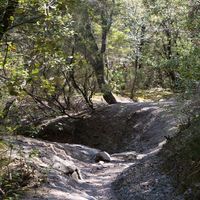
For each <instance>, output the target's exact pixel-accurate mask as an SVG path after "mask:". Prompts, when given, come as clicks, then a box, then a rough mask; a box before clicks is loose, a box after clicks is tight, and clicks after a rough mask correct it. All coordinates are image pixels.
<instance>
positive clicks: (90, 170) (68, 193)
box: [9, 101, 183, 200]
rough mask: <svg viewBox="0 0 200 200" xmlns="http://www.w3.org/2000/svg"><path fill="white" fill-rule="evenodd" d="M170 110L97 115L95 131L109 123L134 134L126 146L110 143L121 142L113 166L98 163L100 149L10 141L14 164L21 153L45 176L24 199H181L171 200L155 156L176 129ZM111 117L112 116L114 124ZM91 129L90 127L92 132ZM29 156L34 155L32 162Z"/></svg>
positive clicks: (153, 107) (144, 107)
mask: <svg viewBox="0 0 200 200" xmlns="http://www.w3.org/2000/svg"><path fill="white" fill-rule="evenodd" d="M169 106H170V107H173V106H174V103H173V102H170V101H169V102H161V103H128V104H119V105H114V106H109V107H108V108H106V109H105V110H104V111H101V116H103V117H101V119H100V120H99V121H96V120H97V118H96V117H99V116H95V122H97V123H100V124H97V125H99V127H101V126H100V125H101V123H102V126H103V124H105V123H106V122H108V124H107V125H106V124H105V126H108V125H109V123H112V122H113V125H112V124H111V128H116V129H117V130H123V129H125V127H126V126H127V125H128V126H130V127H128V129H127V128H126V131H127V132H128V133H129V134H130V133H132V132H133V136H131V137H129V138H128V139H127V138H124V141H122V140H121V138H120V140H121V141H120V140H116V138H114V141H118V142H119V147H120V150H119V151H118V152H117V153H115V152H113V153H111V162H102V161H100V162H98V163H96V162H95V161H94V156H95V154H96V153H97V152H99V150H98V149H95V148H89V147H87V146H84V145H82V144H67V143H57V142H47V141H42V140H37V139H32V138H26V137H22V136H17V137H16V138H12V139H11V138H9V140H11V141H12V142H13V144H15V147H16V148H15V151H13V154H14V156H13V157H15V159H17V158H18V157H19V156H22V154H23V156H24V157H26V159H25V161H26V162H27V163H28V164H30V165H31V166H33V167H34V168H35V169H36V171H37V172H38V174H42V173H43V174H44V173H45V174H46V175H45V176H46V177H45V181H44V183H42V184H41V185H39V187H35V186H33V189H30V190H29V191H28V192H27V193H26V195H25V197H24V198H23V200H182V199H183V198H182V197H181V196H176V195H175V190H174V188H173V186H172V185H171V181H170V179H169V178H168V177H167V176H166V175H165V174H163V173H162V172H161V171H160V169H159V165H160V163H161V160H160V158H159V157H158V156H157V153H158V152H159V150H160V149H161V148H162V145H163V144H164V143H165V141H166V139H165V136H167V135H172V134H173V133H174V132H175V130H176V128H177V120H176V119H175V118H173V117H172V115H171V114H169V112H168V111H167V110H168V108H169ZM165 107H166V109H165ZM106 115H107V118H106V117H105V116H106ZM110 116H114V117H113V119H110ZM125 116H127V118H128V124H127V118H126V119H124V117H125ZM91 120H93V119H91ZM109 120H110V121H109ZM123 120H124V121H123ZM133 121H134V123H133ZM87 122H88V121H87ZM94 126H95V124H94V123H93V124H91V128H93V127H94ZM106 130H107V129H106ZM111 130H112V129H108V131H109V132H110V131H111ZM88 131H89V132H90V130H88ZM95 131H98V129H96V130H95ZM99 131H101V130H99ZM113 131H115V130H113ZM97 134H99V133H97ZM104 134H108V133H104ZM115 136H116V134H115ZM122 136H123V135H122ZM102 137H103V136H102ZM124 137H126V135H125V136H124ZM122 138H123V137H122ZM102 139H103V138H102ZM110 139H111V140H112V139H113V138H110ZM109 142H110V141H109ZM120 142H121V143H120ZM126 142H127V145H126ZM121 144H122V145H121ZM105 145H106V144H105ZM110 145H112V141H111V143H110ZM113 145H114V144H113ZM125 149H127V150H126V151H125ZM131 149H132V150H131ZM19 150H20V155H19ZM111 150H112V151H113V149H111ZM33 152H37V153H36V154H37V155H36V156H31V157H30V156H29V155H30V154H33V155H34V153H33ZM69 167H70V168H74V167H75V168H78V169H79V170H80V173H81V176H82V179H81V180H80V179H77V176H75V177H74V176H73V174H72V175H71V174H70V173H68V171H67V172H66V169H67V170H68V168H69Z"/></svg>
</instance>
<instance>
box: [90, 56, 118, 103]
mask: <svg viewBox="0 0 200 200" xmlns="http://www.w3.org/2000/svg"><path fill="white" fill-rule="evenodd" d="M93 68H94V71H95V74H96V77H97V82H98V85H99V89H100V91H101V92H102V93H103V98H104V100H105V101H106V102H107V103H108V104H115V103H117V101H116V99H115V97H114V96H113V94H112V92H111V89H110V88H109V85H108V84H107V83H106V80H105V74H104V60H103V55H102V54H100V55H99V56H98V57H97V59H96V62H95V64H93Z"/></svg>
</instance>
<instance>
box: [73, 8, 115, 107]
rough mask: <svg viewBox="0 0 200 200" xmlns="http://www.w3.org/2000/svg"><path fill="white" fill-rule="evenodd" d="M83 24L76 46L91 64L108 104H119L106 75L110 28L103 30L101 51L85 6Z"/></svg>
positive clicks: (79, 30)
mask: <svg viewBox="0 0 200 200" xmlns="http://www.w3.org/2000/svg"><path fill="white" fill-rule="evenodd" d="M81 15H82V16H81V24H80V26H79V27H78V32H79V33H80V34H79V35H77V36H76V37H77V38H76V46H77V47H78V51H80V52H81V53H83V54H84V55H85V56H86V59H87V60H88V62H89V63H90V64H91V66H92V67H93V69H94V72H95V75H96V78H97V83H98V85H99V89H100V91H101V92H102V93H103V98H104V99H105V101H106V102H107V103H108V104H115V103H117V101H116V99H115V97H114V96H113V94H112V92H111V89H110V88H109V86H108V84H107V82H106V80H105V74H104V53H105V51H106V40H107V33H108V30H109V27H110V25H111V24H108V26H109V27H107V28H105V26H104V27H103V30H102V46H101V49H99V47H98V45H97V42H96V39H95V37H94V34H93V30H92V25H91V21H90V17H89V13H88V8H87V7H86V6H85V7H84V5H83V7H82V10H81ZM76 17H77V13H75V15H74V18H75V20H77V18H76Z"/></svg>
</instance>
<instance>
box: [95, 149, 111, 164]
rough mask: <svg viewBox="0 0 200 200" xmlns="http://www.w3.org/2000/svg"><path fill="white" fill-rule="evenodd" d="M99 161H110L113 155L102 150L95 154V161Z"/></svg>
mask: <svg viewBox="0 0 200 200" xmlns="http://www.w3.org/2000/svg"><path fill="white" fill-rule="evenodd" d="M99 161H104V162H110V161H111V157H110V155H109V154H108V153H107V152H105V151H100V152H98V153H97V154H96V155H95V162H99Z"/></svg>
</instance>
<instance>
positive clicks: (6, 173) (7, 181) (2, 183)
mask: <svg viewBox="0 0 200 200" xmlns="http://www.w3.org/2000/svg"><path fill="white" fill-rule="evenodd" d="M12 150H13V146H12V145H10V144H7V143H5V142H4V141H3V140H1V141H0V199H1V200H20V199H21V195H22V194H23V193H24V191H25V189H26V187H27V186H28V185H29V184H30V183H31V180H33V178H34V173H35V172H34V169H33V168H32V167H30V166H29V165H28V164H27V163H26V162H25V161H24V160H23V159H13V158H12Z"/></svg>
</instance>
